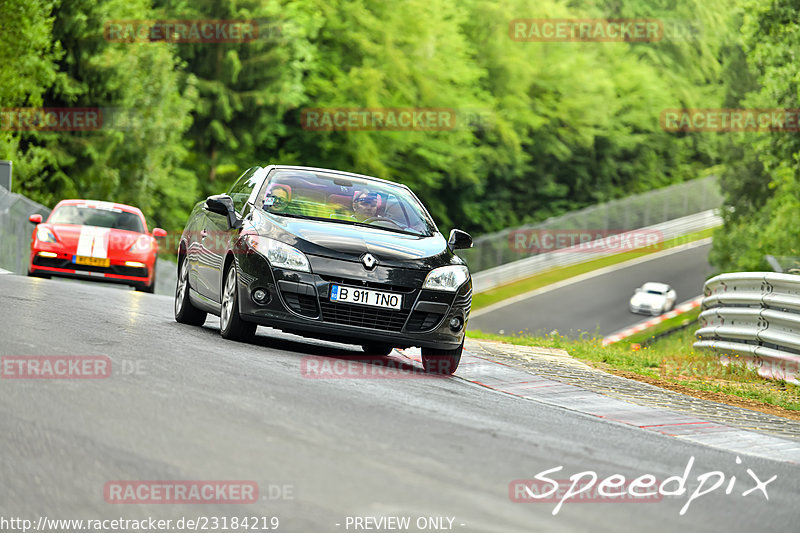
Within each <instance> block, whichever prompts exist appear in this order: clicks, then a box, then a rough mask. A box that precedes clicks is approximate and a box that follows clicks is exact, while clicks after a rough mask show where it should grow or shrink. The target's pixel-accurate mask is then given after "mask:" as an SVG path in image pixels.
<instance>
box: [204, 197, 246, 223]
mask: <svg viewBox="0 0 800 533" xmlns="http://www.w3.org/2000/svg"><path fill="white" fill-rule="evenodd" d="M205 208H206V209H208V210H209V211H211V212H212V213H217V214H218V215H222V216H224V217H227V218H228V228H238V227H240V226H241V222H240V221H239V217H237V216H236V211H235V210H234V207H233V199H232V198H231V197H230V196H228V195H227V194H215V195H214V196H209V197H208V198H206V205H205Z"/></svg>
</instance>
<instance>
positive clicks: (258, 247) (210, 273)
mask: <svg viewBox="0 0 800 533" xmlns="http://www.w3.org/2000/svg"><path fill="white" fill-rule="evenodd" d="M471 246H472V238H471V237H470V236H469V235H468V234H467V233H465V232H463V231H460V230H456V229H454V230H453V231H452V232H451V233H450V239H449V240H445V238H444V237H443V236H442V234H441V233H439V230H438V229H437V228H436V224H434V222H433V220H432V219H431V217H430V215H429V214H428V212H427V210H426V209H425V207H424V206H423V205H422V203H421V202H420V201H419V200H418V199H417V197H416V196H415V195H414V193H412V192H411V190H410V189H409V188H408V187H406V186H404V185H401V184H398V183H393V182H390V181H386V180H382V179H378V178H373V177H369V176H362V175H358V174H351V173H348V172H339V171H335V170H325V169H317V168H307V167H292V166H268V167H266V168H263V167H253V168H250V169H249V170H247V171H246V172H245V173H244V174H243V175H242V176H241V177H240V178H239V179H238V180H237V181H236V183H235V184H234V185H233V186H232V187H231V189H230V190H229V191H228V193H227V194H219V195H215V196H209V197H208V199H206V200H205V201H204V202H200V203H198V204H197V205H196V206H195V208H194V210H193V211H192V213H191V215H190V217H189V221H188V223H187V224H186V228H185V229H184V231H183V234H182V236H181V241H180V245H179V250H178V252H179V255H178V284H177V289H176V291H175V319H176V320H177V321H178V322H182V323H184V324H194V325H202V324H203V323H204V322H205V319H206V314H207V313H213V314H215V315H219V316H220V332H221V334H222V336H223V337H225V338H227V339H234V340H247V339H249V338H251V337H252V336H253V334H254V333H255V330H256V327H257V326H258V325H259V324H261V325H265V326H270V327H274V328H279V329H281V330H284V331H287V332H291V333H295V334H298V335H304V336H307V337H316V338H322V339H327V340H333V341H338V342H345V343H349V344H360V345H361V346H362V347H363V349H364V351H365V352H367V353H369V354H371V355H386V354H388V353H389V352H390V351H391V350H392V348H393V347H398V348H404V347H410V346H419V347H420V348H421V350H422V362H423V366H424V367H425V370H426V371H428V372H434V373H443V374H452V373H453V372H454V371H455V369H456V368H457V367H458V363H459V361H460V359H461V350H462V348H463V346H464V330H465V327H466V324H467V319H468V318H469V312H470V306H471V303H472V278H471V277H470V274H469V270H468V269H467V267H466V265H465V264H464V261H462V260H461V258H459V257H458V256H456V255H455V253H454V251H455V250H456V249H459V248H469V247H471Z"/></svg>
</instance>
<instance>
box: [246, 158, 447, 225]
mask: <svg viewBox="0 0 800 533" xmlns="http://www.w3.org/2000/svg"><path fill="white" fill-rule="evenodd" d="M257 205H259V206H260V207H262V208H263V209H264V210H265V211H267V212H269V213H273V214H276V215H285V216H296V217H303V218H313V219H321V220H326V221H330V222H335V223H343V224H359V225H368V226H374V227H378V228H381V229H386V230H389V231H399V232H403V233H411V234H414V235H421V236H426V237H428V236H431V235H433V233H434V231H435V226H434V224H433V221H431V219H430V218H429V216H428V214H427V213H426V211H425V209H424V208H423V207H422V205H421V204H420V203H419V201H418V200H417V199H416V198H415V197H414V195H413V194H411V192H409V190H408V189H406V188H405V187H400V186H397V185H394V184H391V183H385V182H381V181H376V180H370V179H366V178H359V177H357V176H345V175H340V174H327V173H322V172H311V171H298V170H278V171H275V172H274V173H273V174H272V176H271V177H270V180H269V182H268V183H267V185H266V186H265V189H264V192H263V193H262V196H261V198H260V199H259V201H258V202H257Z"/></svg>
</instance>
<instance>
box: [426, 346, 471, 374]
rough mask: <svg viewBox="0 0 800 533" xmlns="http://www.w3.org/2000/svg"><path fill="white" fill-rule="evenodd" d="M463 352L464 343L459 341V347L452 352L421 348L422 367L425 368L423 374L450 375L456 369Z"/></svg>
mask: <svg viewBox="0 0 800 533" xmlns="http://www.w3.org/2000/svg"><path fill="white" fill-rule="evenodd" d="M463 350H464V341H461V346H459V347H458V348H454V349H452V350H439V349H434V348H423V349H422V366H423V368H425V372H428V373H430V374H445V375H450V374H452V373H453V372H455V371H456V369H457V368H458V364H459V363H460V362H461V352H462V351H463Z"/></svg>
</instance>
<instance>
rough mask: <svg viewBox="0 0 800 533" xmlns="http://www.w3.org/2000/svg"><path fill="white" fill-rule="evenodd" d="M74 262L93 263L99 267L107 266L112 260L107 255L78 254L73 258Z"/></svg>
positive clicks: (81, 263) (79, 263)
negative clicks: (87, 255) (88, 255)
mask: <svg viewBox="0 0 800 533" xmlns="http://www.w3.org/2000/svg"><path fill="white" fill-rule="evenodd" d="M73 262H74V263H75V264H76V265H91V266H98V267H107V266H109V265H110V264H111V260H110V259H108V258H107V257H85V256H82V255H76V256H75V257H74V258H73Z"/></svg>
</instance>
